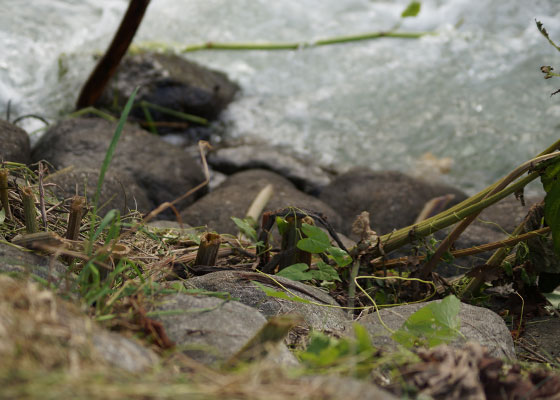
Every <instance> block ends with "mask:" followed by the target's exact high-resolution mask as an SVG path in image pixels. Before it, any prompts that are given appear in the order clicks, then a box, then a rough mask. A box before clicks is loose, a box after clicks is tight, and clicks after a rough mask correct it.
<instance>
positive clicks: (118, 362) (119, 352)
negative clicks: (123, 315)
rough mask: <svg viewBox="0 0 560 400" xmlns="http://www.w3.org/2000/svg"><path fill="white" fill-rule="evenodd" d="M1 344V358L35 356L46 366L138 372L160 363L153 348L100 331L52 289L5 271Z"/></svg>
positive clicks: (0, 285)
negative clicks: (96, 366) (103, 365)
mask: <svg viewBox="0 0 560 400" xmlns="http://www.w3.org/2000/svg"><path fill="white" fill-rule="evenodd" d="M0 342H1V344H0V356H1V358H2V361H3V362H13V363H18V362H23V359H24V358H25V357H28V356H29V355H32V357H33V362H34V363H38V364H40V365H41V366H42V367H45V368H48V367H50V366H51V367H52V366H54V367H57V368H60V367H65V368H69V369H71V368H72V366H73V367H74V368H75V367H76V363H77V362H78V363H84V364H86V365H87V364H88V363H94V364H97V363H98V362H102V363H103V362H104V363H107V364H110V365H113V366H116V367H119V368H122V369H125V370H127V371H130V372H139V371H142V370H145V369H147V368H150V367H153V366H155V364H156V363H157V362H158V357H157V356H156V354H155V353H154V352H152V351H151V350H149V349H146V348H144V347H142V346H141V345H140V344H138V343H136V342H135V341H133V340H131V339H128V338H125V337H124V336H121V335H119V334H117V333H114V332H108V331H106V330H104V329H102V328H101V327H99V326H98V325H97V324H96V323H95V322H93V321H92V320H91V318H89V317H88V316H86V315H84V314H83V313H81V312H80V310H78V308H77V307H76V306H75V305H74V304H71V303H69V302H66V301H64V300H61V299H60V298H58V297H57V296H56V295H55V294H54V293H53V292H51V291H49V290H45V289H41V288H40V286H39V285H37V284H34V283H32V282H31V281H18V280H14V279H12V278H10V277H8V276H5V275H0Z"/></svg>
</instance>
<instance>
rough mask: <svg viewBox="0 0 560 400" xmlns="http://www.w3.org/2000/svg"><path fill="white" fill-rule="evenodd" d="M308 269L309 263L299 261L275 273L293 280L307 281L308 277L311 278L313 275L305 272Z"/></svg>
mask: <svg viewBox="0 0 560 400" xmlns="http://www.w3.org/2000/svg"><path fill="white" fill-rule="evenodd" d="M308 269H309V265H307V264H305V263H299V264H294V265H290V266H289V267H286V268H284V269H283V270H280V271H278V273H277V274H276V275H277V276H282V277H284V278H288V279H291V280H293V281H308V280H310V279H313V275H312V274H311V273H310V272H305V271H307V270H308Z"/></svg>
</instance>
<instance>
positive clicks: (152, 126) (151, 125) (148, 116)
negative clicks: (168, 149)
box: [140, 103, 159, 135]
mask: <svg viewBox="0 0 560 400" xmlns="http://www.w3.org/2000/svg"><path fill="white" fill-rule="evenodd" d="M140 107H141V108H142V112H143V113H144V117H145V118H146V121H147V122H148V129H149V130H150V132H152V133H153V134H154V135H159V132H158V130H157V128H156V125H155V124H154V119H153V118H152V113H151V112H150V110H149V109H148V106H146V104H143V103H141V104H140Z"/></svg>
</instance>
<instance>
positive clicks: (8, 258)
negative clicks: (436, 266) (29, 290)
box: [0, 243, 72, 286]
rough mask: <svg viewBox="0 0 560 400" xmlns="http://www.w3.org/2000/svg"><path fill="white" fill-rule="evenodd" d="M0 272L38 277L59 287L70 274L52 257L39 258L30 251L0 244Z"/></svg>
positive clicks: (65, 267)
mask: <svg viewBox="0 0 560 400" xmlns="http://www.w3.org/2000/svg"><path fill="white" fill-rule="evenodd" d="M0 272H5V273H10V274H12V275H13V274H17V275H19V276H22V277H33V276H35V277H38V278H41V279H42V280H45V281H48V282H51V283H53V284H54V285H55V286H59V285H61V284H62V283H63V282H64V280H65V279H67V278H71V277H72V274H71V273H70V272H69V271H68V267H67V266H66V265H64V264H62V263H61V262H60V261H58V260H57V259H56V258H54V257H48V256H40V255H38V254H35V253H33V252H31V251H30V250H25V249H19V248H17V247H16V246H12V245H9V244H5V243H0Z"/></svg>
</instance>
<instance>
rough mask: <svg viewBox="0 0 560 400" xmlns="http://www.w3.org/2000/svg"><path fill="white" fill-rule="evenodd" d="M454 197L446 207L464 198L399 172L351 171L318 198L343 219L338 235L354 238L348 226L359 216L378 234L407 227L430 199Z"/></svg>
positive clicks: (459, 194)
mask: <svg viewBox="0 0 560 400" xmlns="http://www.w3.org/2000/svg"><path fill="white" fill-rule="evenodd" d="M447 194H451V195H454V196H455V197H454V199H453V200H452V201H451V202H450V203H449V206H450V205H452V204H456V203H458V202H460V201H462V200H464V199H466V198H467V196H466V195H465V194H464V193H463V192H461V191H460V190H457V189H455V188H452V187H449V186H445V185H440V184H434V183H429V182H424V181H421V180H419V179H415V178H412V177H410V176H408V175H405V174H403V173H401V172H396V171H382V172H373V171H370V170H367V169H353V170H350V171H349V172H346V173H344V174H341V175H339V176H337V177H336V178H335V179H334V180H333V181H332V182H331V184H330V185H329V186H327V187H326V188H325V189H324V190H323V191H322V192H321V195H320V196H319V198H320V199H321V200H323V201H324V202H325V203H327V204H328V205H330V206H331V207H332V208H334V209H335V210H336V211H337V212H338V213H339V214H340V215H341V216H342V218H343V221H344V222H343V225H342V227H341V232H342V233H344V234H345V235H348V236H350V237H351V238H354V237H353V235H352V232H351V231H352V223H353V222H354V220H355V219H356V217H357V216H358V215H359V214H360V213H361V212H362V211H367V212H369V215H370V226H371V228H372V229H373V230H374V231H376V232H377V233H378V234H385V233H388V232H391V231H392V230H393V229H398V228H403V227H405V226H408V225H411V224H413V223H414V221H415V220H416V217H417V216H418V214H419V213H420V212H421V211H422V209H423V208H424V205H425V204H426V202H428V201H429V200H431V199H433V198H434V197H438V196H444V195H447Z"/></svg>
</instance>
